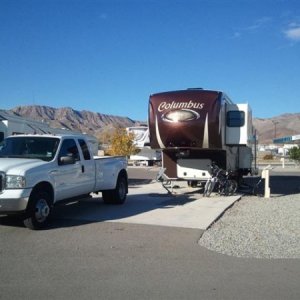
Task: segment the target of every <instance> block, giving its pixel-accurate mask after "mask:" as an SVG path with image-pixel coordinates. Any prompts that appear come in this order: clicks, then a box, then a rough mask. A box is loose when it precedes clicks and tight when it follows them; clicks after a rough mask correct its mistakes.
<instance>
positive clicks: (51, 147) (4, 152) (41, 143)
mask: <svg viewBox="0 0 300 300" xmlns="http://www.w3.org/2000/svg"><path fill="white" fill-rule="evenodd" d="M58 144H59V139H58V138H54V137H53V138H51V137H32V136H31V137H29V136H28V137H27V136H20V137H9V138H7V139H5V140H4V141H3V142H2V143H1V145H0V157H16V158H32V159H42V160H45V161H51V160H52V159H53V158H54V157H55V153H56V151H57V147H58Z"/></svg>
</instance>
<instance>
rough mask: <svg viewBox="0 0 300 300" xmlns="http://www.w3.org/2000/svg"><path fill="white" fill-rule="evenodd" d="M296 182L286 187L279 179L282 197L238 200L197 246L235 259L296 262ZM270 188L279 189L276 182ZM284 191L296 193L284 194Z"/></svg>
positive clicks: (299, 209)
mask: <svg viewBox="0 0 300 300" xmlns="http://www.w3.org/2000/svg"><path fill="white" fill-rule="evenodd" d="M298 178H299V177H298ZM277 179H278V180H280V178H279V177H278V178H277ZM290 179H291V178H290ZM292 179H296V178H292ZM297 182H298V183H297ZM297 182H296V181H295V183H296V184H297V185H293V186H292V185H291V184H288V183H291V181H289V182H286V183H284V182H282V179H281V181H280V183H281V185H282V190H284V192H285V194H275V195H273V194H272V195H271V198H269V199H266V198H263V197H257V196H244V197H242V199H241V200H240V201H239V202H237V203H235V205H234V206H233V207H232V208H230V209H229V210H227V211H226V212H225V214H224V215H223V216H222V217H221V218H220V219H219V220H218V221H217V222H216V223H214V224H213V225H212V226H211V227H210V228H209V229H208V230H207V231H206V232H205V233H204V234H203V236H202V237H201V239H200V241H199V244H200V245H201V246H204V247H206V248H208V249H210V250H213V251H216V252H219V253H223V254H227V255H231V256H237V257H256V258H278V259H279V258H298V259H299V258H300V193H299V187H300V184H299V182H300V181H298V180H297ZM273 187H274V189H276V188H277V189H279V185H278V184H276V178H273ZM287 187H289V191H295V190H298V193H295V194H293V193H288V192H287V190H286V189H287ZM282 190H281V191H282ZM271 191H272V186H271Z"/></svg>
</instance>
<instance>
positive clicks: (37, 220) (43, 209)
mask: <svg viewBox="0 0 300 300" xmlns="http://www.w3.org/2000/svg"><path fill="white" fill-rule="evenodd" d="M28 205H29V206H28V209H27V212H26V216H25V219H24V225H25V226H26V227H27V228H30V229H42V228H44V227H45V226H46V225H47V224H48V221H49V216H50V213H51V198H50V196H49V194H48V193H47V192H43V191H36V192H33V194H32V195H31V196H30V198H29V204H28Z"/></svg>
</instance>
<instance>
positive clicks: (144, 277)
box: [0, 168, 300, 300]
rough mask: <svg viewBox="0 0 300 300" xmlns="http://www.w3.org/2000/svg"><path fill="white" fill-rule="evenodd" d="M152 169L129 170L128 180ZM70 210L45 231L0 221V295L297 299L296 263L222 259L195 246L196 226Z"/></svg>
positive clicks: (299, 270) (299, 269)
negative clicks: (105, 218) (84, 215)
mask: <svg viewBox="0 0 300 300" xmlns="http://www.w3.org/2000/svg"><path fill="white" fill-rule="evenodd" d="M156 171H157V170H155V169H152V168H150V169H149V168H146V169H144V170H143V169H142V168H140V169H139V168H135V169H130V170H129V175H130V182H131V184H135V185H138V184H139V182H143V183H144V182H145V181H146V182H147V181H149V180H150V181H151V180H152V178H155V176H156ZM125 205H126V203H125ZM78 210H80V206H78ZM72 213H73V212H70V213H69V215H68V216H67V217H63V216H59V215H57V217H56V219H55V220H54V222H53V225H52V227H50V228H49V229H48V230H44V231H30V230H28V229H26V228H24V227H23V226H22V224H21V222H20V221H18V220H13V219H8V218H0V224H1V225H0V278H1V280H0V299H297V300H298V299H299V298H300V285H299V278H300V261H299V260H296V259H278V260H270V259H269V260H268V259H254V258H253V259H249V258H247V259H246V258H237V257H231V256H226V255H222V254H217V253H215V252H212V251H209V250H207V249H206V248H203V247H201V246H199V244H198V240H199V238H200V237H201V235H202V233H203V231H201V230H197V229H186V228H176V227H162V226H152V225H151V226H149V225H139V224H126V223H114V222H101V221H94V222H93V221H89V220H78V219H75V218H72Z"/></svg>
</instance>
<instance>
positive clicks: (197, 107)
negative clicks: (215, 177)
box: [148, 89, 254, 182]
mask: <svg viewBox="0 0 300 300" xmlns="http://www.w3.org/2000/svg"><path fill="white" fill-rule="evenodd" d="M148 113H149V116H148V118H149V120H148V121H149V132H150V146H151V148H152V149H161V150H162V168H163V169H165V171H164V172H165V175H166V176H167V178H168V179H170V180H176V179H184V180H188V181H192V182H203V181H206V180H207V179H209V178H210V176H211V175H210V173H209V165H210V164H211V163H212V162H215V163H217V164H218V165H219V166H220V167H221V168H223V169H226V170H231V171H234V172H235V174H236V176H237V177H238V178H241V177H242V176H243V175H245V174H248V173H250V172H252V159H253V155H252V148H253V143H254V138H253V134H254V129H253V126H252V112H251V108H250V106H249V105H248V104H247V103H243V104H235V103H233V102H232V101H231V100H230V98H229V97H228V96H227V95H226V94H225V93H223V92H220V91H211V90H203V89H188V90H180V91H170V92H163V93H157V94H153V95H151V96H150V99H149V111H148Z"/></svg>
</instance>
